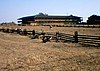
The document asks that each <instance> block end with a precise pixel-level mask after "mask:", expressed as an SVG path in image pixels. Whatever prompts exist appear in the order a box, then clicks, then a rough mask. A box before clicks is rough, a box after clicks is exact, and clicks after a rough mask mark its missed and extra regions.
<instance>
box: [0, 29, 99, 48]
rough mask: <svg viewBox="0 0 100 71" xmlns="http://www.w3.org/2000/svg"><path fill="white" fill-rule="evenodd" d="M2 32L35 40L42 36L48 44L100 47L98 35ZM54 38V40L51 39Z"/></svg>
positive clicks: (21, 30)
mask: <svg viewBox="0 0 100 71" xmlns="http://www.w3.org/2000/svg"><path fill="white" fill-rule="evenodd" d="M0 31H1V32H5V33H16V34H20V35H31V36H32V37H33V38H36V37H38V36H40V35H42V40H43V42H44V43H45V42H48V41H49V40H55V41H56V42H72V43H79V44H82V45H89V46H97V47H100V36H99V35H98V36H97V35H96V36H95V35H94V36H92V35H79V34H78V32H77V31H75V33H74V35H71V34H65V33H60V32H55V33H54V32H53V33H51V32H36V31H35V30H32V31H28V30H26V29H20V28H17V29H13V28H12V29H11V28H0ZM51 38H52V39H51Z"/></svg>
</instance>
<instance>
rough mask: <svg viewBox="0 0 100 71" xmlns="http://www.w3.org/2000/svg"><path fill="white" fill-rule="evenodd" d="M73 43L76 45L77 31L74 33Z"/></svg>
mask: <svg viewBox="0 0 100 71" xmlns="http://www.w3.org/2000/svg"><path fill="white" fill-rule="evenodd" d="M74 42H75V43H78V32H77V31H75V33H74Z"/></svg>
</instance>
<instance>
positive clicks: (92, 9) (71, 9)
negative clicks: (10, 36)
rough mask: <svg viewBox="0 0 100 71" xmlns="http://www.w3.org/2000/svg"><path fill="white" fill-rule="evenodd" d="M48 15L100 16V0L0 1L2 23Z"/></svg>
mask: <svg viewBox="0 0 100 71" xmlns="http://www.w3.org/2000/svg"><path fill="white" fill-rule="evenodd" d="M40 12H42V13H46V14H48V15H65V16H67V15H71V14H72V15H74V16H79V17H83V21H86V20H87V18H88V17H89V16H91V15H93V14H94V15H100V0H0V23H2V22H12V21H13V22H16V23H17V19H18V18H21V17H25V16H32V15H36V14H38V13H40Z"/></svg>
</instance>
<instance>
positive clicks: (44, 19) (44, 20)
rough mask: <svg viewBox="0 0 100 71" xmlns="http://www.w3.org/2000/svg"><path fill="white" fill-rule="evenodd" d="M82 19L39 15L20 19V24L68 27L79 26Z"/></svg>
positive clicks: (71, 16)
mask: <svg viewBox="0 0 100 71" xmlns="http://www.w3.org/2000/svg"><path fill="white" fill-rule="evenodd" d="M81 21H82V17H77V16H73V15H70V16H51V15H47V14H43V13H39V14H38V15H34V16H27V17H22V18H19V19H18V22H21V23H22V24H27V25H66V24H79V23H81Z"/></svg>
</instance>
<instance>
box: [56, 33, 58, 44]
mask: <svg viewBox="0 0 100 71" xmlns="http://www.w3.org/2000/svg"><path fill="white" fill-rule="evenodd" d="M58 40H59V32H56V42H58Z"/></svg>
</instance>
